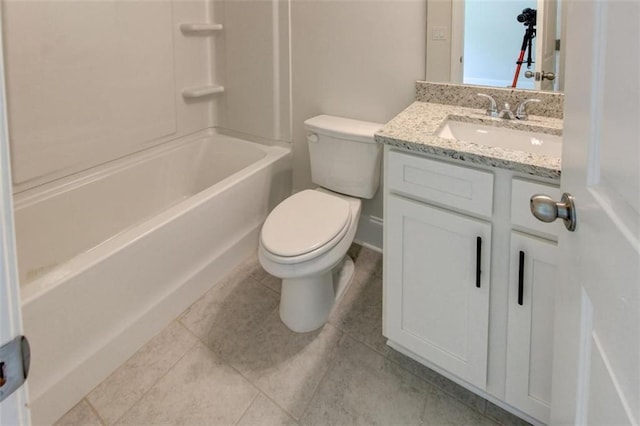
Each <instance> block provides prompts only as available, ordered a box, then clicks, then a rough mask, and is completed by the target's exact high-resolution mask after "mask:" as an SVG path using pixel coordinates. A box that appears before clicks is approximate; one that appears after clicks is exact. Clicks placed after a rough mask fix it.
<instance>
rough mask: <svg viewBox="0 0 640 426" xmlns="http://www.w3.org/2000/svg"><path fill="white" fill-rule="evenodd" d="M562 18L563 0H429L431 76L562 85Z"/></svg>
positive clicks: (521, 85) (506, 83) (535, 86)
mask: <svg viewBox="0 0 640 426" xmlns="http://www.w3.org/2000/svg"><path fill="white" fill-rule="evenodd" d="M562 21H563V19H562V8H561V4H560V2H559V1H558V0H440V1H435V2H429V12H428V20H427V34H428V40H427V76H426V77H427V80H429V81H450V82H455V83H464V84H474V85H482V86H494V87H516V88H518V89H535V90H562V89H563V81H562V80H563V72H562V68H563V67H562V63H563V60H564V54H563V53H564V52H562V43H561V41H560V40H561V38H562V37H561V35H562V34H561V33H562ZM447 56H448V57H449V59H450V60H449V61H446V58H447ZM443 57H444V58H445V60H444V61H442V58H443ZM518 63H520V64H521V65H520V69H519V70H518Z"/></svg>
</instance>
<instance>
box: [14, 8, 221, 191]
mask: <svg viewBox="0 0 640 426" xmlns="http://www.w3.org/2000/svg"><path fill="white" fill-rule="evenodd" d="M208 14H209V9H208V4H207V1H206V0H180V1H175V2H171V1H169V0H157V1H151V2H122V1H118V0H101V1H92V2H86V1H68V2H59V1H56V2H50V1H30V2H5V3H3V27H4V28H3V32H4V37H5V60H6V67H7V86H8V87H7V92H8V104H9V131H10V140H11V155H12V169H13V181H14V190H15V191H21V190H23V189H27V188H29V187H33V186H36V185H38V184H41V183H44V182H48V181H51V180H54V179H56V178H59V177H62V176H65V175H68V174H71V173H74V172H77V171H79V170H83V169H86V168H88V167H91V166H94V165H97V164H100V163H103V162H105V161H109V160H112V159H114V158H118V157H121V156H124V155H127V154H130V153H132V152H136V151H139V150H142V149H145V148H148V147H150V146H153V145H156V144H158V143H162V142H165V141H167V140H170V139H174V138H176V137H179V136H182V135H186V134H189V133H193V132H196V131H198V130H200V129H204V128H207V127H211V126H213V125H215V123H214V121H213V117H214V115H215V114H214V110H215V99H213V98H212V99H207V100H203V101H197V102H185V101H184V100H183V99H182V96H181V91H182V89H183V88H184V87H188V86H197V85H202V84H208V83H210V82H212V80H215V76H214V75H213V73H212V67H211V60H212V48H211V42H210V40H209V39H208V38H202V37H187V36H185V35H184V34H182V33H181V32H180V30H179V29H178V25H179V23H181V22H190V21H195V22H201V21H203V20H207V19H208Z"/></svg>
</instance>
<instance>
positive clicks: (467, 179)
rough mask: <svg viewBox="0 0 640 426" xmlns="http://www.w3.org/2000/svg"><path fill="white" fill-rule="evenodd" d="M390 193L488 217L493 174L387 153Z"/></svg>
mask: <svg viewBox="0 0 640 426" xmlns="http://www.w3.org/2000/svg"><path fill="white" fill-rule="evenodd" d="M388 169H389V170H387V173H388V181H387V182H388V186H389V189H390V190H391V191H394V192H399V193H403V194H406V195H409V196H413V197H417V198H419V199H422V200H425V201H428V202H429V201H431V202H434V203H438V204H442V205H445V206H448V207H452V208H456V209H460V210H464V211H468V212H471V213H476V214H479V215H482V216H491V213H492V209H493V174H492V173H490V172H485V171H481V170H474V169H469V168H466V167H461V166H455V165H452V164H448V163H444V162H441V161H436V160H431V159H428V158H425V157H420V156H416V155H411V154H405V153H401V152H396V151H390V152H389V158H388Z"/></svg>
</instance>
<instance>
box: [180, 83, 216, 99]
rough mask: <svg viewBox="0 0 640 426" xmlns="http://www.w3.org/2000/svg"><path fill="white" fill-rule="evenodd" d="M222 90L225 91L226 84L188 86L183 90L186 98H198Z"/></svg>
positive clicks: (183, 95)
mask: <svg viewBox="0 0 640 426" xmlns="http://www.w3.org/2000/svg"><path fill="white" fill-rule="evenodd" d="M222 92H224V86H214V85H208V86H196V87H187V88H186V89H183V90H182V97H183V98H185V99H198V98H203V97H205V96H210V95H215V94H216V93H222Z"/></svg>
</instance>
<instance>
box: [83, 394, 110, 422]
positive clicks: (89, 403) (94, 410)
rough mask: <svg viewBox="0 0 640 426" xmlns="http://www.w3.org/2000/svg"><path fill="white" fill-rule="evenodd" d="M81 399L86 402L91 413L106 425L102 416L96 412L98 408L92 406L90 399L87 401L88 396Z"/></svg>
mask: <svg viewBox="0 0 640 426" xmlns="http://www.w3.org/2000/svg"><path fill="white" fill-rule="evenodd" d="M82 401H85V402H86V403H87V405H89V408H90V409H91V411H93V414H95V415H96V417H97V418H98V421H99V422H100V423H101V424H102V425H103V426H106V425H107V422H106V421H105V420H104V419H103V418H102V416H101V415H100V413H99V412H98V410H97V409H96V407H94V406H93V404H92V403H91V401H89V398H87V397H86V396H85V397H84V398H82Z"/></svg>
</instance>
